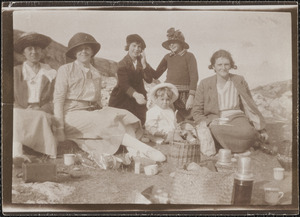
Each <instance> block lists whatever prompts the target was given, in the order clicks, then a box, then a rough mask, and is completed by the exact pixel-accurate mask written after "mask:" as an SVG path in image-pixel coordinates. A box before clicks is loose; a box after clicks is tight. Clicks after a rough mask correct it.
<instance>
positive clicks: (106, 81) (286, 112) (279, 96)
mask: <svg viewBox="0 0 300 217" xmlns="http://www.w3.org/2000/svg"><path fill="white" fill-rule="evenodd" d="M22 33H23V32H21V31H19V30H14V39H16V38H18V37H19V36H20V35H21V34H22ZM66 50H67V47H65V46H63V45H61V44H59V43H57V42H55V41H52V42H51V44H50V45H49V46H48V47H47V48H46V49H45V50H44V51H43V52H44V53H43V58H42V62H44V63H47V64H49V65H50V66H51V67H52V68H54V69H58V68H59V66H61V65H62V64H65V63H67V62H70V61H71V60H70V59H66V57H65V55H64V54H65V52H66ZM23 60H24V57H23V56H22V55H20V54H17V53H15V54H14V64H15V65H18V64H21V63H22V62H23ZM93 65H94V66H95V67H96V68H97V69H98V70H99V71H100V73H101V74H102V75H104V76H103V90H102V95H103V101H102V103H103V105H104V106H106V105H107V102H108V99H109V96H110V93H111V91H112V89H113V88H114V86H115V85H116V83H117V80H116V71H117V63H116V62H114V61H112V60H107V59H103V58H99V57H95V58H94V63H93ZM155 83H158V81H155V82H153V84H150V85H149V84H146V90H149V89H150V88H151V87H152V86H154V85H155ZM251 92H252V95H253V98H254V100H255V102H256V104H257V105H258V109H259V110H260V111H261V112H262V114H263V116H264V117H265V118H266V119H267V120H269V121H290V120H291V119H292V81H291V80H288V81H281V82H276V83H272V84H268V85H264V86H259V87H257V88H255V89H253V90H251Z"/></svg>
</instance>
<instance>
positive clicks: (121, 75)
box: [117, 63, 136, 97]
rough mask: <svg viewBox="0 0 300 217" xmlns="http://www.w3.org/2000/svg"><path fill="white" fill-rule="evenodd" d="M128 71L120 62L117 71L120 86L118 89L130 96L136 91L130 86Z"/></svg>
mask: <svg viewBox="0 0 300 217" xmlns="http://www.w3.org/2000/svg"><path fill="white" fill-rule="evenodd" d="M129 73H130V72H129V71H128V69H127V67H126V65H125V64H123V63H120V64H119V68H118V71H117V74H118V85H119V87H120V91H121V92H124V93H126V94H127V95H128V96H130V97H132V95H133V93H134V92H135V91H136V90H135V89H134V88H133V87H131V85H130V83H129Z"/></svg>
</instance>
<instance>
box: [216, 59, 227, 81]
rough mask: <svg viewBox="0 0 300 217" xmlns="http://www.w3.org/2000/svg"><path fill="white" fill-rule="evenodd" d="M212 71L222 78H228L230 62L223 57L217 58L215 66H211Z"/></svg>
mask: <svg viewBox="0 0 300 217" xmlns="http://www.w3.org/2000/svg"><path fill="white" fill-rule="evenodd" d="M213 69H214V70H215V72H216V73H217V75H219V76H221V77H222V78H225V79H226V78H228V76H229V70H230V69H231V65H230V60H229V59H227V58H224V57H219V58H218V59H216V62H215V64H214V65H213Z"/></svg>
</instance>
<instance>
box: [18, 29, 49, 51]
mask: <svg viewBox="0 0 300 217" xmlns="http://www.w3.org/2000/svg"><path fill="white" fill-rule="evenodd" d="M51 41H52V40H51V38H49V37H48V36H45V35H42V34H39V33H36V32H26V33H24V34H22V35H21V36H20V37H19V38H18V39H17V40H16V41H15V43H14V50H15V51H16V52H17V53H20V54H22V53H23V51H24V49H25V48H26V47H29V46H37V47H40V48H42V49H44V48H45V47H47V46H48V45H49V44H50V43H51Z"/></svg>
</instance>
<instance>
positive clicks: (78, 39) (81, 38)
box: [66, 32, 101, 59]
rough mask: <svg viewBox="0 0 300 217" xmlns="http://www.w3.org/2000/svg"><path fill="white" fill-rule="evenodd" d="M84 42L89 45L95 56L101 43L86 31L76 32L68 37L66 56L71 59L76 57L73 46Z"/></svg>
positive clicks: (75, 46)
mask: <svg viewBox="0 0 300 217" xmlns="http://www.w3.org/2000/svg"><path fill="white" fill-rule="evenodd" d="M84 44H87V45H90V46H91V48H92V50H93V56H95V55H96V53H98V51H99V50H100V48H101V45H100V44H99V43H98V42H97V41H96V39H95V38H94V37H93V36H91V35H90V34H87V33H83V32H78V33H76V34H75V35H74V36H73V37H72V38H71V39H70V41H69V43H68V50H67V52H66V56H67V57H69V58H71V59H76V57H75V53H74V51H75V48H77V47H78V46H80V45H84Z"/></svg>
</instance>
